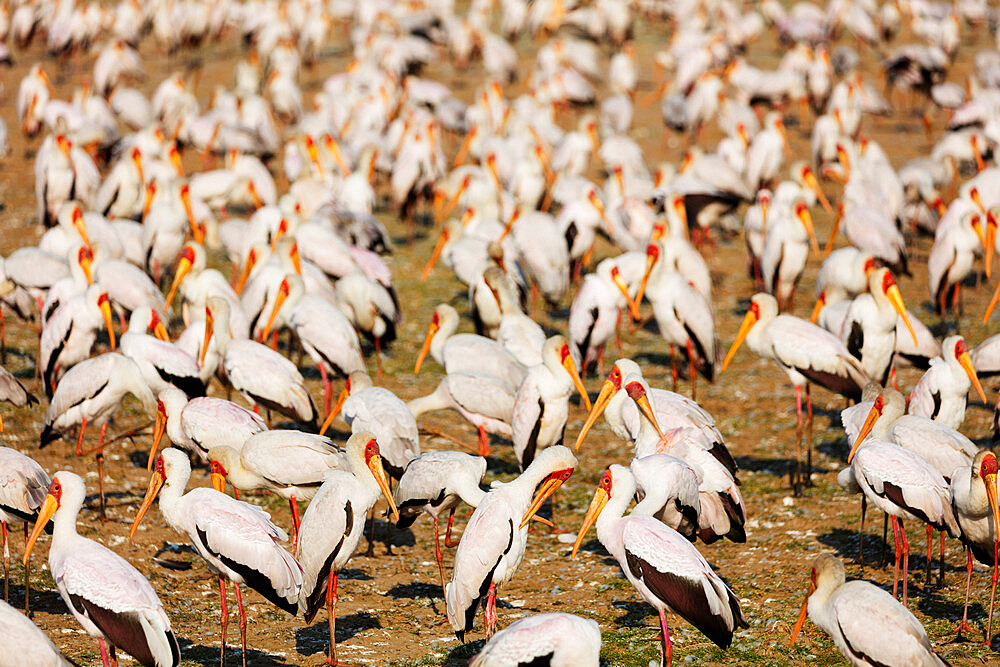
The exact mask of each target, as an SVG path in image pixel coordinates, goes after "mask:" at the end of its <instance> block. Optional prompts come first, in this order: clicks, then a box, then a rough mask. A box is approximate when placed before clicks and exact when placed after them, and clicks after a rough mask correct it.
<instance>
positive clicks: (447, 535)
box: [444, 508, 461, 549]
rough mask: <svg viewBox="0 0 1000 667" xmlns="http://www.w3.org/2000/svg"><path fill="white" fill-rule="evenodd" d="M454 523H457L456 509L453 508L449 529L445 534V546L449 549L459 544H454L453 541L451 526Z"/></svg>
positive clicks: (449, 516)
mask: <svg viewBox="0 0 1000 667" xmlns="http://www.w3.org/2000/svg"><path fill="white" fill-rule="evenodd" d="M453 523H455V509H454V508H452V510H451V514H449V515H448V529H447V531H446V532H445V534H444V545H445V546H446V547H448V548H449V549H450V548H454V547H457V546H458V542H452V541H451V525H452V524H453ZM459 539H461V538H459Z"/></svg>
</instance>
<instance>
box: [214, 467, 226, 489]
mask: <svg viewBox="0 0 1000 667" xmlns="http://www.w3.org/2000/svg"><path fill="white" fill-rule="evenodd" d="M212 488H213V489H215V490H216V491H218V492H219V493H225V492H226V476H225V475H223V474H222V473H221V472H213V473H212Z"/></svg>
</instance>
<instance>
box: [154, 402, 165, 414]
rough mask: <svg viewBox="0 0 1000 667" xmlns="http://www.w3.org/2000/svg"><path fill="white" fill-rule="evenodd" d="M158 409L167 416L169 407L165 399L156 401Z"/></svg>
mask: <svg viewBox="0 0 1000 667" xmlns="http://www.w3.org/2000/svg"><path fill="white" fill-rule="evenodd" d="M156 411H157V412H159V413H160V414H161V415H163V416H164V417H166V416H167V407H166V406H165V405H163V401H157V402H156Z"/></svg>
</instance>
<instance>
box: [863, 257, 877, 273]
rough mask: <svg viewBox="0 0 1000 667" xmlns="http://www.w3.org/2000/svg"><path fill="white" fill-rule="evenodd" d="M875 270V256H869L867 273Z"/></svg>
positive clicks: (866, 265) (866, 266)
mask: <svg viewBox="0 0 1000 667" xmlns="http://www.w3.org/2000/svg"><path fill="white" fill-rule="evenodd" d="M874 270H875V258H874V257H869V258H868V259H867V260H865V273H868V272H870V271H874Z"/></svg>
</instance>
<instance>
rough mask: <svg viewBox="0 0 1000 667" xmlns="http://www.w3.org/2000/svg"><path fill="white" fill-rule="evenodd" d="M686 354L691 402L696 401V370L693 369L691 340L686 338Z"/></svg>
mask: <svg viewBox="0 0 1000 667" xmlns="http://www.w3.org/2000/svg"><path fill="white" fill-rule="evenodd" d="M687 353H688V372H689V373H690V375H691V400H692V401H696V400H698V399H697V394H696V391H697V387H698V369H697V368H696V367H695V363H694V351H693V350H692V349H691V339H690V338H688V341H687Z"/></svg>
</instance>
